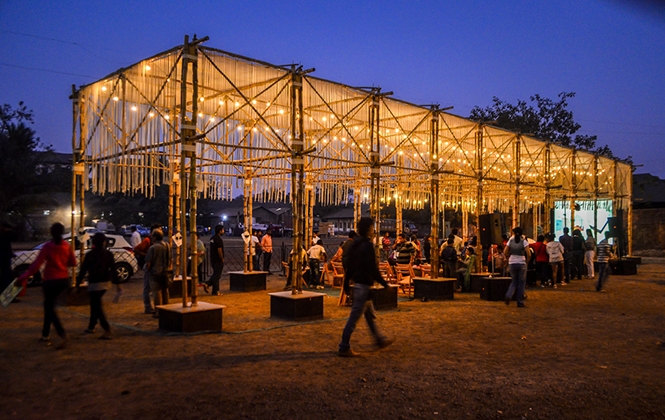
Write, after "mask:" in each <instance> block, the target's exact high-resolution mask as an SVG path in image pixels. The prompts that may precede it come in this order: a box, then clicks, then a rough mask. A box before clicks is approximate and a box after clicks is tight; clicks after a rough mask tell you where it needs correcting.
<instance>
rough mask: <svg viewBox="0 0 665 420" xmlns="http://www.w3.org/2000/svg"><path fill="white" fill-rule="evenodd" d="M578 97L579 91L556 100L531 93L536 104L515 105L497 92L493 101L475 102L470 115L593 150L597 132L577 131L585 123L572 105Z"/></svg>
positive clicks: (564, 94)
mask: <svg viewBox="0 0 665 420" xmlns="http://www.w3.org/2000/svg"><path fill="white" fill-rule="evenodd" d="M574 97H575V92H561V93H560V94H559V95H558V100H556V101H555V100H552V99H549V98H543V97H542V96H540V95H538V94H536V95H533V96H531V97H530V102H531V103H533V105H532V104H531V103H527V102H526V101H522V100H518V101H517V104H516V105H513V104H510V103H508V102H505V101H502V100H501V99H499V98H497V97H496V96H495V97H494V98H492V105H490V106H488V107H486V108H481V107H478V106H475V107H474V108H473V109H472V110H471V115H470V116H469V118H471V119H473V120H477V121H481V122H486V123H490V124H492V125H496V126H497V127H502V128H505V129H507V130H511V131H516V132H519V133H524V134H529V135H533V136H535V137H537V138H539V139H543V140H550V141H552V142H553V143H556V144H559V145H561V146H566V147H577V148H580V149H585V150H592V149H593V148H594V147H595V145H596V139H597V136H588V135H580V134H575V133H576V132H577V131H578V130H579V129H580V128H581V127H582V126H581V125H580V124H578V123H576V122H575V120H574V118H573V112H572V111H570V110H569V109H568V99H569V98H574Z"/></svg>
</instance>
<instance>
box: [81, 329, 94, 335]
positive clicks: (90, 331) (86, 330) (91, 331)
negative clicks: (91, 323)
mask: <svg viewBox="0 0 665 420" xmlns="http://www.w3.org/2000/svg"><path fill="white" fill-rule="evenodd" d="M94 332H95V329H94V328H93V329H90V328H86V329H85V330H83V332H82V333H81V334H83V335H85V334H92V333H94Z"/></svg>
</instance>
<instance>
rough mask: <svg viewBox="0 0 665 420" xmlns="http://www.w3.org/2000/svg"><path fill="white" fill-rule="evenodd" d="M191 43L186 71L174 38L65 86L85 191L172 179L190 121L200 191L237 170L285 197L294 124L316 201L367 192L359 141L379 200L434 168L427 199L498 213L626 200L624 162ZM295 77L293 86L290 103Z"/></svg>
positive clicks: (415, 192) (225, 182)
mask: <svg viewBox="0 0 665 420" xmlns="http://www.w3.org/2000/svg"><path fill="white" fill-rule="evenodd" d="M196 51H197V54H196V55H195V56H194V57H192V56H189V55H185V56H186V57H188V58H189V59H195V60H196V65H197V68H196V78H194V77H193V76H194V75H193V71H194V70H193V67H189V70H188V73H187V74H186V77H185V78H183V74H182V59H183V48H182V47H177V48H173V49H171V50H169V51H166V52H164V53H161V54H158V55H155V56H153V57H151V58H148V59H146V60H143V61H141V62H139V63H136V64H134V65H132V66H130V67H127V68H123V69H120V70H118V71H116V72H115V73H112V74H110V75H109V76H107V77H105V78H103V79H102V80H99V81H97V82H94V83H92V84H89V85H86V86H82V87H81V88H80V89H79V90H78V92H77V95H76V96H77V99H78V102H77V106H76V107H75V109H76V112H77V113H76V115H75V117H76V119H77V121H78V127H77V130H76V133H75V134H76V136H75V137H76V140H75V145H74V149H75V152H77V153H79V156H80V159H81V161H82V162H83V163H85V164H86V166H87V168H88V170H89V171H90V174H91V175H90V176H91V179H92V183H91V185H92V187H91V188H92V191H93V192H95V193H100V194H104V193H111V192H127V193H135V192H142V193H145V194H147V195H148V196H150V195H152V194H153V193H154V188H155V187H156V186H158V185H162V184H164V183H169V182H170V181H171V180H172V177H173V174H174V173H175V168H176V165H177V164H178V162H179V156H180V154H181V148H182V141H181V137H182V134H181V133H182V130H183V128H186V127H187V126H188V125H195V129H196V135H197V141H196V153H195V155H196V162H197V174H198V177H197V188H198V190H199V192H200V194H201V195H202V196H203V197H206V198H213V199H232V198H233V197H232V196H233V195H234V189H235V188H236V187H237V186H238V185H239V182H240V181H239V179H251V181H252V193H253V194H254V195H255V197H256V198H257V199H261V200H265V201H271V200H283V199H285V198H286V197H287V195H288V194H290V191H291V165H292V162H293V158H294V153H293V150H294V148H293V141H294V138H297V137H298V136H300V135H302V137H303V138H304V145H303V148H304V149H305V150H307V151H308V153H306V154H304V162H305V163H304V165H305V166H304V171H305V174H306V178H305V179H306V183H307V184H309V185H312V186H313V188H315V190H316V191H317V195H316V197H317V200H318V201H319V202H320V203H323V204H340V203H345V202H346V201H347V200H348V199H349V196H350V195H353V193H354V192H355V193H356V194H359V195H360V197H361V199H364V200H368V199H369V197H371V194H370V191H369V188H370V182H369V180H370V173H371V167H372V154H373V153H378V164H377V165H375V167H379V168H380V184H379V185H380V186H379V188H380V193H379V196H380V197H381V201H382V202H384V203H389V202H391V201H393V200H400V203H401V205H402V207H403V208H413V209H418V208H422V207H423V206H424V205H425V204H426V203H427V202H428V201H429V200H431V199H432V197H431V184H430V180H431V179H432V176H433V174H435V173H438V174H439V176H438V179H439V181H438V182H439V192H440V194H439V197H436V199H437V200H439V203H441V204H443V205H444V206H446V207H452V208H457V209H459V208H463V209H466V210H469V211H472V212H477V211H479V210H480V212H492V211H495V210H499V211H509V209H511V208H512V207H513V205H514V203H515V200H514V197H515V195H516V194H519V197H520V200H519V206H520V211H527V210H528V209H529V208H531V207H533V206H537V205H542V204H543V203H545V201H546V200H555V199H566V198H571V197H579V198H580V199H582V198H584V199H594V198H611V199H612V200H614V202H615V206H616V207H617V208H626V207H627V206H628V204H629V201H630V194H631V192H630V188H631V187H630V182H629V181H630V177H631V174H632V172H631V167H630V165H627V164H625V163H622V162H618V161H614V160H611V159H607V158H604V157H599V156H595V155H593V154H591V153H588V152H585V151H580V150H573V149H569V148H564V147H560V146H556V145H553V144H550V143H548V142H547V141H543V140H539V139H534V138H530V137H528V136H523V135H519V134H517V133H513V132H510V131H506V130H503V129H499V128H496V127H492V126H488V125H482V124H478V123H477V122H474V121H471V120H468V119H465V118H462V117H459V116H455V115H453V114H450V113H447V112H444V111H440V110H439V109H438V108H436V107H423V106H417V105H413V104H410V103H408V102H405V101H401V100H398V99H395V98H392V97H391V95H390V94H389V93H385V92H383V91H382V90H381V89H379V88H355V87H350V86H347V85H344V84H342V83H336V82H331V81H327V80H322V79H319V78H316V77H314V76H312V74H311V73H307V72H305V71H302V69H300V68H298V67H297V66H284V67H280V66H275V65H272V64H269V63H265V62H261V61H257V60H252V59H249V58H246V57H241V56H238V55H234V54H231V53H227V52H224V51H220V50H217V49H213V48H209V47H205V46H199V47H197V49H196ZM183 79H184V80H185V83H183ZM195 84H196V90H197V97H196V98H194V97H193V94H194V85H195ZM295 84H297V85H298V86H300V84H301V85H302V102H301V104H300V103H297V102H298V101H297V100H296V94H295V93H296V92H295V91H296V90H295V89H294V86H295ZM183 97H184V98H186V99H185V100H183V99H182V98H183ZM183 107H184V108H185V115H186V119H185V121H181V109H182V108H183ZM301 127H302V128H301ZM301 129H302V133H300V130H301ZM550 203H551V201H550ZM479 207H480V208H479Z"/></svg>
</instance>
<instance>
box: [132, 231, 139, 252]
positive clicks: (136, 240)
mask: <svg viewBox="0 0 665 420" xmlns="http://www.w3.org/2000/svg"><path fill="white" fill-rule="evenodd" d="M140 243H141V234H140V233H139V232H138V231H136V232H132V236H130V237H129V244H130V245H131V246H132V248H136V246H137V245H138V244H140Z"/></svg>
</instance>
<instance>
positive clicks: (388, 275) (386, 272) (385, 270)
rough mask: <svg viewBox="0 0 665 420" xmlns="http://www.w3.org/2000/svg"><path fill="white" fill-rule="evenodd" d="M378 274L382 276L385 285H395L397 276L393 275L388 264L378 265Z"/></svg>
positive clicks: (393, 272)
mask: <svg viewBox="0 0 665 420" xmlns="http://www.w3.org/2000/svg"><path fill="white" fill-rule="evenodd" d="M379 272H380V273H381V275H382V276H383V279H384V280H385V281H386V283H391V284H396V283H397V275H396V274H395V271H394V270H393V268H392V267H391V265H390V264H388V262H381V263H379Z"/></svg>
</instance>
